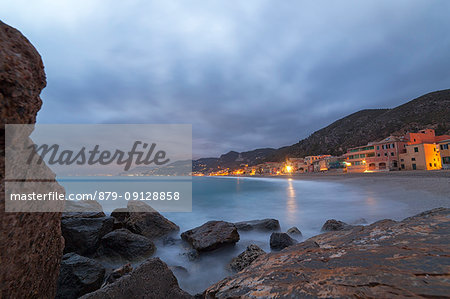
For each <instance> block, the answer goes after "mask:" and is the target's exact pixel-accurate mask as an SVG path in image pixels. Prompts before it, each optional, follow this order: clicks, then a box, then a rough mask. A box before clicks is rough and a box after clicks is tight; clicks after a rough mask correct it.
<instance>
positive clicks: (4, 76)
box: [0, 21, 64, 298]
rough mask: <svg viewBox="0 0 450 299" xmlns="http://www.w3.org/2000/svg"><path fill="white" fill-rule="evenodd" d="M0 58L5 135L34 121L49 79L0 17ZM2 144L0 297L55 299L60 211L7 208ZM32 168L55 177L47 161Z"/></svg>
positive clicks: (33, 51) (29, 48) (30, 48)
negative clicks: (9, 129) (9, 126)
mask: <svg viewBox="0 0 450 299" xmlns="http://www.w3.org/2000/svg"><path fill="white" fill-rule="evenodd" d="M0 61H1V63H0V115H1V118H2V122H1V127H0V130H1V135H2V136H5V126H4V125H5V124H33V123H35V121H36V114H37V112H38V111H39V109H40V107H41V104H42V101H41V99H40V97H39V94H40V92H41V90H42V89H43V88H44V87H45V85H46V81H45V73H44V66H43V63H42V60H41V57H40V55H39V53H38V52H37V51H36V49H35V48H34V47H33V45H32V44H31V43H30V42H29V41H28V40H27V39H26V38H25V37H24V36H23V35H22V34H21V33H20V32H19V31H18V30H16V29H14V28H12V27H10V26H8V25H6V24H4V23H3V22H1V21H0ZM0 144H1V155H0V168H1V178H0V179H1V185H0V187H1V190H0V226H1V235H0V255H1V256H0V259H1V267H0V281H1V285H2V287H1V289H2V291H1V295H0V297H3V298H36V297H40V298H53V297H54V296H55V294H56V281H57V278H58V274H59V264H60V260H61V255H62V249H63V247H64V240H63V239H62V237H61V228H60V213H5V181H4V179H5V173H4V169H5V138H3V137H2V138H0ZM34 171H35V172H37V173H39V174H42V177H46V178H54V174H53V173H52V172H51V170H49V169H48V168H47V167H46V166H45V165H42V167H41V168H39V169H34ZM47 188H50V189H51V191H57V192H59V193H64V189H63V188H62V187H61V186H59V185H58V184H57V183H56V182H54V183H52V182H51V181H50V182H48V184H47ZM47 191H48V190H47ZM43 278H45V279H43Z"/></svg>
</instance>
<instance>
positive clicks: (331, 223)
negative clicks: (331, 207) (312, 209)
mask: <svg viewBox="0 0 450 299" xmlns="http://www.w3.org/2000/svg"><path fill="white" fill-rule="evenodd" d="M351 228H352V226H351V225H348V224H347V223H345V222H342V221H339V220H336V219H330V220H327V221H326V222H325V223H324V224H323V226H322V229H321V231H322V232H331V231H339V230H348V229H351Z"/></svg>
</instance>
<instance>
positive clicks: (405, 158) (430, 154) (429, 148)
mask: <svg viewBox="0 0 450 299" xmlns="http://www.w3.org/2000/svg"><path fill="white" fill-rule="evenodd" d="M400 168H401V169H405V170H436V169H441V168H442V163H441V156H440V154H439V146H438V145H436V144H435V143H421V144H410V145H406V153H403V154H400Z"/></svg>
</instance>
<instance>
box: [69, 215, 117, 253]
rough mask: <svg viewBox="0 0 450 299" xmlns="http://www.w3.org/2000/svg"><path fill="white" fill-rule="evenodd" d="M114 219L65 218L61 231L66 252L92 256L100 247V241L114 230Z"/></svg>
mask: <svg viewBox="0 0 450 299" xmlns="http://www.w3.org/2000/svg"><path fill="white" fill-rule="evenodd" d="M113 226H114V219H113V218H112V217H101V218H64V219H62V220H61V229H62V234H63V236H64V239H65V241H66V246H65V248H64V252H66V253H67V252H76V253H78V254H81V255H91V254H93V253H94V252H95V251H96V250H97V249H98V247H99V246H100V239H101V238H102V237H103V236H105V235H106V234H107V233H109V232H111V231H112V230H113Z"/></svg>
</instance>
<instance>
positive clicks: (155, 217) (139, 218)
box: [118, 201, 180, 239]
mask: <svg viewBox="0 0 450 299" xmlns="http://www.w3.org/2000/svg"><path fill="white" fill-rule="evenodd" d="M127 210H128V212H129V215H128V217H127V216H126V212H125V216H124V217H125V220H123V222H124V224H125V227H126V228H127V229H129V230H130V231H132V232H133V233H136V234H139V235H143V236H145V237H147V238H149V239H156V238H159V237H162V236H165V235H168V234H171V233H175V232H177V231H179V230H180V228H179V227H178V225H176V224H175V223H173V222H172V221H170V220H168V219H167V218H165V217H164V216H163V215H161V214H160V213H158V212H157V211H156V210H154V209H152V208H151V207H150V206H149V205H147V204H146V203H143V202H135V201H130V202H128V207H127ZM120 213H124V211H120ZM118 217H122V216H118Z"/></svg>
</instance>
